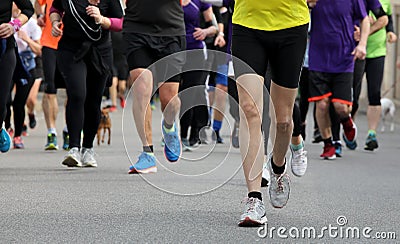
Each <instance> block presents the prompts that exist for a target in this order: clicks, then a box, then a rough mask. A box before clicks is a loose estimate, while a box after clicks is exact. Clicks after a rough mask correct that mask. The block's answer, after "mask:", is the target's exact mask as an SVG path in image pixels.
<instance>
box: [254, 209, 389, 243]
mask: <svg viewBox="0 0 400 244" xmlns="http://www.w3.org/2000/svg"><path fill="white" fill-rule="evenodd" d="M257 234H258V236H259V237H260V238H270V239H274V238H279V239H289V238H290V239H323V238H333V239H336V238H340V239H362V238H365V239H377V240H379V239H380V240H395V239H396V238H397V236H396V232H394V231H375V230H373V229H372V228H371V227H368V226H365V227H357V226H349V225H348V220H347V218H346V216H343V215H341V216H339V217H337V219H336V224H334V225H333V224H329V225H328V226H323V227H320V228H316V227H312V226H306V227H301V228H299V227H294V226H292V227H283V226H280V227H274V226H273V227H268V224H265V225H264V226H262V227H260V228H258V230H257Z"/></svg>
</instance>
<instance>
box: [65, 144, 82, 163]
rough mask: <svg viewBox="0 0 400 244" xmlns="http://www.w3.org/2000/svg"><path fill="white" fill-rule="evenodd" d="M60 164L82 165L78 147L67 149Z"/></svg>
mask: <svg viewBox="0 0 400 244" xmlns="http://www.w3.org/2000/svg"><path fill="white" fill-rule="evenodd" d="M62 164H63V165H66V166H68V167H82V162H81V154H80V152H79V148H77V147H73V148H71V149H70V150H69V151H68V153H67V155H65V157H64V161H62Z"/></svg>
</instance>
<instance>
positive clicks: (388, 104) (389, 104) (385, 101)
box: [381, 98, 396, 132]
mask: <svg viewBox="0 0 400 244" xmlns="http://www.w3.org/2000/svg"><path fill="white" fill-rule="evenodd" d="M381 106H382V128H381V132H384V131H385V121H386V117H387V116H389V117H390V131H394V113H395V112H396V107H395V105H394V103H393V101H392V100H390V99H389V98H382V99H381Z"/></svg>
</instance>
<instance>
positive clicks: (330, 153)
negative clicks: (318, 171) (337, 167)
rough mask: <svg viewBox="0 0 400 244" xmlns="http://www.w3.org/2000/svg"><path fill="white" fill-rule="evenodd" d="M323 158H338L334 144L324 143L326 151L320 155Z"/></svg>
mask: <svg viewBox="0 0 400 244" xmlns="http://www.w3.org/2000/svg"><path fill="white" fill-rule="evenodd" d="M320 157H321V158H322V159H335V158H336V150H335V147H334V146H333V145H332V144H327V145H324V151H323V152H322V154H321V155H320Z"/></svg>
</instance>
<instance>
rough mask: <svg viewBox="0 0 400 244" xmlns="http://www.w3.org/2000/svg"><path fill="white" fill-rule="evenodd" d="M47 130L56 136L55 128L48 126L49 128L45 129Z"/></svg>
mask: <svg viewBox="0 0 400 244" xmlns="http://www.w3.org/2000/svg"><path fill="white" fill-rule="evenodd" d="M47 132H48V133H49V134H54V135H56V136H57V131H56V128H50V129H48V130H47Z"/></svg>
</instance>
